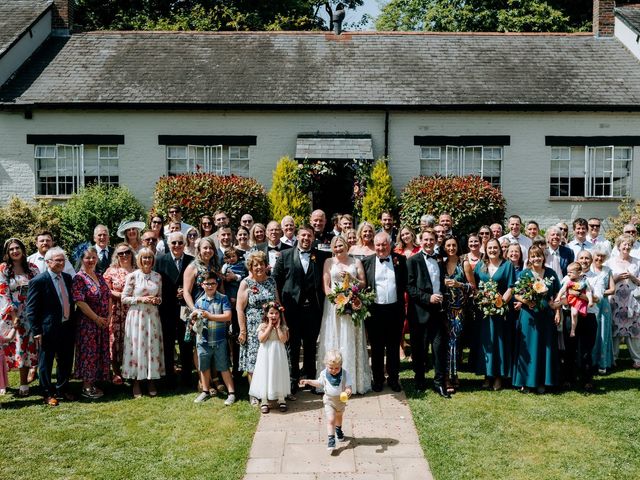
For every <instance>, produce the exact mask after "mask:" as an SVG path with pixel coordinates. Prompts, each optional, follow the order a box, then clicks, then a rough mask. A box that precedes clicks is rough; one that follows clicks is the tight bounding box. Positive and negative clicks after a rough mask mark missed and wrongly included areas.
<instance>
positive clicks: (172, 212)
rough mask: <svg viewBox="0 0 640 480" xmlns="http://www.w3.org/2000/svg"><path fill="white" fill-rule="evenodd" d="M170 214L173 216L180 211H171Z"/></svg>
mask: <svg viewBox="0 0 640 480" xmlns="http://www.w3.org/2000/svg"><path fill="white" fill-rule="evenodd" d="M169 213H170V214H172V215H173V214H174V213H178V210H169Z"/></svg>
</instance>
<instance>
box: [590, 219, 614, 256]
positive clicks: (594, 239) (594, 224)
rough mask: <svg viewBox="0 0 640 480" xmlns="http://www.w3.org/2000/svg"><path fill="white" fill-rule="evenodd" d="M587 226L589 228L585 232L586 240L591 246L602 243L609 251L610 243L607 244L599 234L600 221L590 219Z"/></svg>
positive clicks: (607, 241)
mask: <svg viewBox="0 0 640 480" xmlns="http://www.w3.org/2000/svg"><path fill="white" fill-rule="evenodd" d="M587 226H588V227H589V230H588V232H587V240H588V241H589V242H591V244H592V245H596V244H600V243H602V244H604V245H606V246H607V247H608V248H609V249H611V243H610V242H609V240H607V239H606V238H604V237H603V236H602V235H601V234H600V231H601V228H602V221H601V220H600V219H599V218H596V217H591V218H590V219H589V221H588V222H587Z"/></svg>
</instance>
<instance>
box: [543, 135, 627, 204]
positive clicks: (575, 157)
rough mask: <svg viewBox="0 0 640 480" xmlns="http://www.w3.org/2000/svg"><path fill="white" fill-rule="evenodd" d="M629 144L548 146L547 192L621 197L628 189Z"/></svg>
mask: <svg viewBox="0 0 640 480" xmlns="http://www.w3.org/2000/svg"><path fill="white" fill-rule="evenodd" d="M632 157H633V148H632V147H616V146H600V147H589V146H584V147H582V146H580V147H551V175H550V180H549V195H550V196H552V197H604V198H607V197H613V198H616V197H624V196H626V195H628V194H629V193H630V186H631V165H632Z"/></svg>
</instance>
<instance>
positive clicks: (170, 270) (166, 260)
mask: <svg viewBox="0 0 640 480" xmlns="http://www.w3.org/2000/svg"><path fill="white" fill-rule="evenodd" d="M192 261H193V257H192V256H191V255H187V254H186V253H185V254H183V256H182V265H181V268H180V271H178V269H177V267H176V264H175V262H174V261H173V257H172V256H171V253H170V252H169V253H165V254H164V255H162V256H161V257H160V258H158V259H157V260H156V263H155V266H154V268H153V269H154V270H155V271H156V272H158V273H159V274H160V275H161V276H162V303H161V304H160V308H159V310H160V315H162V316H165V315H169V316H171V317H174V318H177V317H178V315H179V314H180V306H181V305H183V303H182V302H181V301H180V300H178V298H177V297H176V295H177V294H178V288H180V287H182V282H183V278H184V271H185V270H186V269H187V267H188V266H189V264H190V263H191V262H192Z"/></svg>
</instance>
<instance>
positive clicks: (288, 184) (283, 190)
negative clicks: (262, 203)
mask: <svg viewBox="0 0 640 480" xmlns="http://www.w3.org/2000/svg"><path fill="white" fill-rule="evenodd" d="M298 170H299V169H298V162H296V161H295V160H291V159H290V158H289V157H282V158H281V159H280V161H279V162H278V164H277V165H276V169H275V170H274V171H273V182H272V184H271V190H270V191H269V201H270V202H271V214H272V217H273V218H274V219H276V220H278V221H279V220H281V219H282V217H284V216H285V215H291V216H292V217H293V219H294V221H295V222H296V225H302V224H303V223H306V222H307V221H308V220H307V219H308V218H309V215H310V214H311V200H310V199H309V196H308V195H306V194H305V192H304V191H302V189H300V187H299V186H298V183H299V182H298V181H297V177H298V175H299V172H298Z"/></svg>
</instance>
